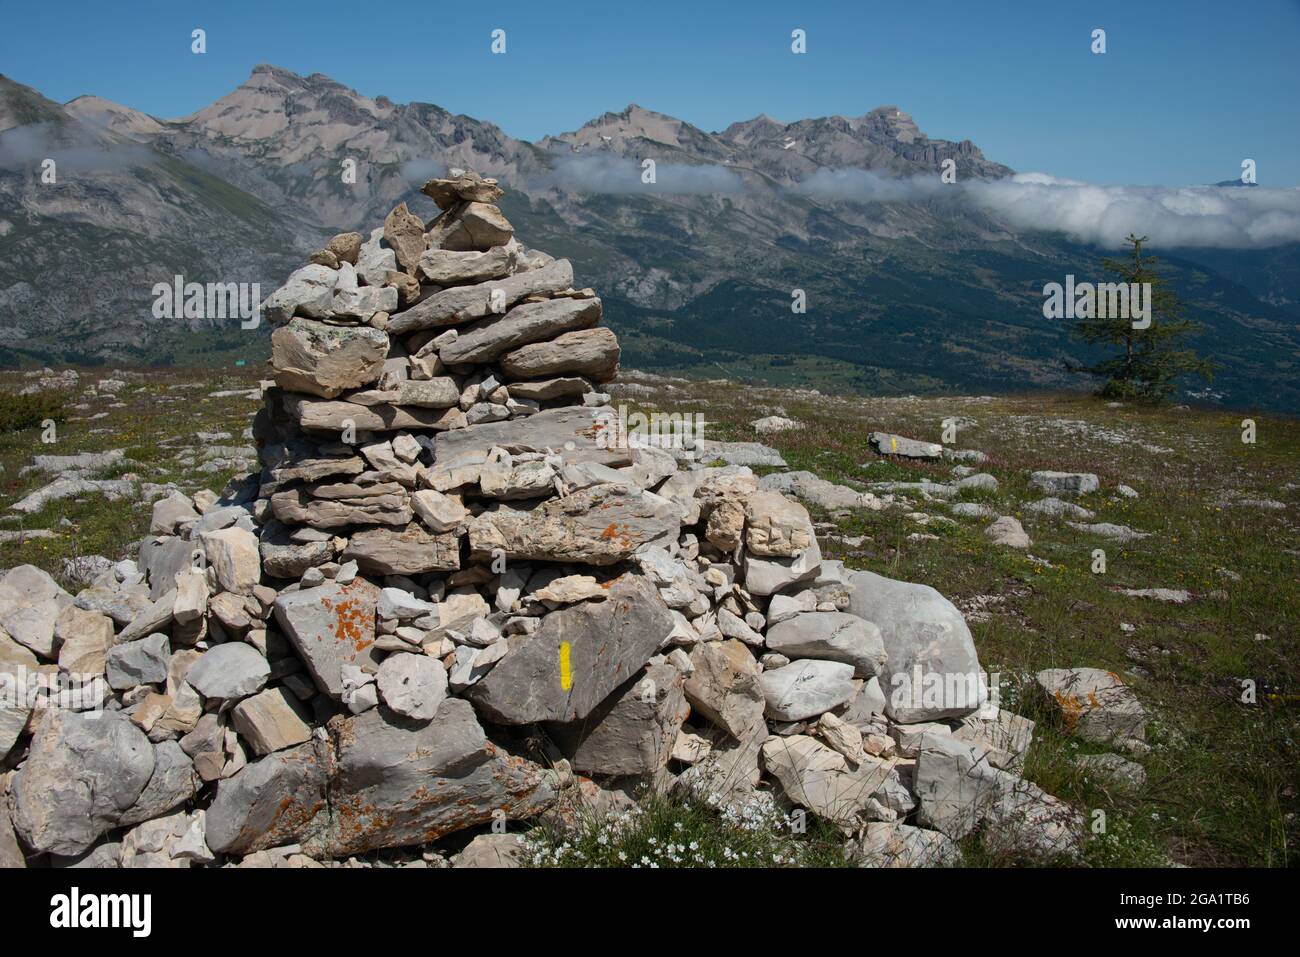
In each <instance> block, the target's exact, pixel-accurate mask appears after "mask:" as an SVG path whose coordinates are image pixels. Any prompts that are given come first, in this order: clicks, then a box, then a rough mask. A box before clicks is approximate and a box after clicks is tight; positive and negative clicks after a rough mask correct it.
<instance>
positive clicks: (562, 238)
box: [0, 66, 1300, 410]
mask: <svg viewBox="0 0 1300 957" xmlns="http://www.w3.org/2000/svg"><path fill="white" fill-rule="evenodd" d="M0 131H2V132H0V157H6V156H7V157H10V158H12V157H14V156H15V155H17V158H18V162H5V163H0V166H2V167H3V169H0V327H8V328H10V329H14V330H20V331H21V333H22V336H17V335H9V336H6V341H9V342H15V341H17V340H18V339H19V338H23V337H25V338H26V340H27V341H26V342H25V343H24V344H22V345H21V346H17V347H11V351H10V352H8V353H4V354H0V358H6V359H8V360H9V361H20V360H23V359H37V360H40V359H43V358H45V357H51V358H58V357H62V358H82V359H85V358H92V357H101V358H112V359H114V360H118V359H121V360H123V361H125V360H128V359H129V360H133V361H145V360H154V361H158V360H166V359H169V358H170V359H171V360H174V361H180V360H181V359H184V358H186V357H198V358H202V357H203V356H196V353H198V352H201V351H202V350H205V349H212V348H214V342H215V343H216V346H215V348H216V350H217V351H216V353H214V354H212V355H211V356H209V357H210V358H213V359H227V358H232V357H236V356H238V357H244V358H255V357H257V356H258V355H260V354H263V352H264V350H265V330H261V331H255V332H254V333H251V334H243V333H239V334H236V333H235V332H234V331H232V330H231V329H229V328H224V329H222V330H220V334H219V335H216V334H215V332H214V331H213V330H210V329H209V330H208V331H206V332H204V333H203V334H202V335H198V334H196V333H195V332H193V331H192V330H190V328H189V327H188V325H186V324H184V323H175V322H171V321H159V320H155V319H153V318H152V316H151V315H150V314H149V310H148V306H149V297H148V290H149V289H150V288H151V287H152V284H153V283H154V282H158V281H167V280H170V278H171V276H172V275H174V274H175V273H182V274H184V275H185V276H186V277H187V278H194V279H196V280H199V281H260V282H261V283H262V287H263V292H264V294H265V292H266V291H269V290H270V289H271V288H273V287H274V285H275V284H276V283H278V281H280V280H281V279H282V278H283V276H284V275H285V273H286V272H287V271H288V270H289V269H290V268H291V267H292V266H293V265H296V264H298V263H301V262H302V261H303V260H304V259H305V257H306V255H307V254H308V253H309V252H310V251H311V250H312V249H314V248H316V247H317V246H319V244H320V243H321V241H322V239H323V238H324V237H326V236H327V235H329V234H330V233H332V232H335V231H339V230H344V229H355V228H363V227H366V226H368V225H371V224H374V223H377V222H380V221H382V219H383V217H384V215H385V214H386V213H387V212H388V210H389V209H391V208H392V207H393V206H394V205H396V204H397V203H398V202H402V201H406V202H408V204H409V205H410V207H411V209H412V210H413V211H414V212H416V214H417V215H420V216H422V217H424V218H425V219H426V220H427V219H429V218H431V217H432V216H433V215H434V214H435V212H436V210H435V207H434V206H433V204H432V202H431V201H429V200H428V199H427V198H426V197H424V196H423V195H421V194H419V192H418V187H419V185H420V184H421V183H422V182H423V181H424V180H425V179H426V178H427V177H428V176H430V175H432V174H434V173H437V172H439V171H441V170H442V169H443V168H446V167H451V166H471V167H473V168H475V169H477V170H479V171H480V172H482V173H483V174H485V175H491V176H496V177H497V178H499V179H500V180H501V181H502V182H503V184H504V185H506V186H507V188H508V190H509V192H508V193H507V196H506V198H505V200H504V201H503V203H502V206H503V209H504V210H505V211H506V213H507V215H508V216H509V217H510V219H511V221H512V222H513V223H514V225H515V227H516V229H517V230H518V233H519V235H520V237H521V239H522V240H523V241H525V242H529V243H535V244H537V245H538V246H540V247H543V248H546V249H548V250H549V251H552V252H554V253H557V254H562V255H567V256H569V257H570V258H572V259H573V261H574V264H575V268H576V269H577V271H578V278H579V281H580V282H583V283H591V284H592V285H595V286H597V287H598V288H600V289H601V290H602V292H603V293H604V294H605V296H606V304H607V316H608V320H609V322H610V324H611V325H612V326H613V327H614V328H615V329H616V330H617V331H618V332H619V333H620V335H621V336H622V337H623V341H624V344H625V348H626V349H627V357H628V360H627V361H628V364H629V365H641V366H646V367H654V368H658V369H662V370H664V371H673V372H682V371H686V372H692V373H698V374H704V375H716V374H718V372H719V371H720V370H722V371H726V372H727V373H728V374H730V375H733V376H736V377H738V378H746V379H751V380H754V381H767V382H776V383H781V384H789V383H797V384H812V385H818V386H820V387H822V388H827V389H830V388H842V389H872V390H889V391H917V392H920V391H942V390H946V389H961V390H980V391H999V392H1005V391H1013V390H1017V389H1027V388H1039V387H1059V386H1079V385H1082V384H1083V382H1082V380H1080V379H1079V378H1077V377H1072V376H1071V375H1069V374H1068V373H1066V372H1065V370H1064V366H1063V363H1062V359H1063V358H1064V357H1065V356H1067V355H1071V356H1079V355H1080V354H1081V353H1082V352H1083V350H1082V349H1081V347H1080V346H1079V345H1078V344H1077V343H1073V342H1071V341H1070V340H1069V337H1068V330H1067V329H1066V328H1065V327H1064V325H1063V324H1061V323H1059V322H1052V321H1049V320H1045V319H1043V318H1042V313H1041V304H1042V292H1041V290H1042V287H1043V285H1044V284H1045V283H1048V282H1060V281H1062V280H1063V278H1064V277H1065V276H1066V275H1067V274H1070V273H1073V274H1076V275H1079V276H1080V277H1083V276H1088V275H1095V274H1096V272H1097V270H1098V260H1099V259H1100V257H1101V255H1102V252H1101V251H1100V250H1097V249H1095V248H1092V247H1089V246H1086V245H1081V244H1079V243H1075V242H1072V241H1069V240H1067V239H1066V238H1064V237H1062V236H1059V235H1054V234H1049V233H1043V232H1024V231H1021V230H1017V229H1014V228H1012V227H1011V226H1009V225H1008V224H1007V223H1005V222H1003V221H1001V220H999V219H998V218H997V217H996V216H994V215H992V214H990V213H986V212H981V211H979V210H978V209H975V208H974V207H972V206H970V205H967V204H963V203H958V202H954V201H952V200H950V199H949V198H948V197H947V196H946V195H942V194H933V195H931V194H926V193H924V192H921V193H919V194H912V193H907V192H906V191H903V192H900V193H899V195H898V196H897V198H896V199H892V200H890V201H876V202H869V203H862V202H851V201H847V200H845V199H843V198H841V196H840V194H839V193H838V192H837V191H836V190H834V189H820V190H813V189H809V188H808V186H809V184H811V183H816V182H818V181H819V180H818V178H819V177H823V176H824V175H825V174H827V173H831V172H834V171H844V170H849V171H853V170H860V171H865V172H867V173H872V174H878V175H879V176H882V177H892V176H902V177H917V176H920V177H925V178H928V177H931V176H937V173H938V170H939V169H940V168H941V165H942V163H943V161H944V160H947V159H952V160H953V161H954V162H955V163H956V166H957V170H958V176H959V178H960V179H962V180H963V181H964V180H969V179H990V180H995V179H999V178H1002V177H1005V176H1007V175H1009V174H1010V173H1011V170H1010V169H1009V168H1008V167H1006V166H1003V165H1001V164H998V163H995V162H992V161H990V160H988V159H987V158H985V157H984V156H983V154H982V153H981V152H980V150H979V149H978V148H976V147H975V146H974V145H973V144H972V143H970V142H969V141H962V142H957V143H954V142H950V141H945V140H932V139H930V138H928V137H927V136H925V134H924V133H923V132H922V131H921V130H920V129H919V128H918V127H917V125H916V123H915V122H914V121H913V120H912V118H911V117H909V116H907V114H905V113H903V112H902V111H900V110H898V109H897V108H895V107H892V106H886V107H880V108H878V109H875V110H872V111H870V112H868V113H866V114H863V115H862V116H859V117H842V116H832V117H823V118H818V119H806V120H800V121H797V122H794V123H781V122H779V121H776V120H773V119H771V118H770V117H765V116H760V117H756V118H754V119H752V120H747V121H744V122H740V123H734V124H732V125H731V126H729V127H728V128H727V129H725V130H723V131H721V132H715V133H710V132H707V131H705V130H702V129H699V128H698V127H695V126H693V125H691V124H690V123H687V122H685V121H682V120H679V119H676V118H674V117H670V116H666V115H664V114H660V113H656V112H654V111H651V110H647V109H644V108H642V107H639V106H636V105H632V106H629V107H627V108H626V109H624V110H622V111H621V112H616V113H615V112H611V113H605V114H603V115H601V116H599V117H597V118H596V119H593V120H592V121H591V122H589V123H587V124H585V125H584V126H583V127H581V128H580V129H578V130H574V131H572V132H568V133H560V134H557V135H555V136H551V137H547V138H545V139H543V140H541V141H539V142H538V143H537V144H530V143H526V142H523V141H520V140H516V139H514V138H512V137H510V136H508V135H507V134H505V133H504V132H503V131H501V130H500V129H499V128H497V127H496V126H494V125H492V124H490V123H485V122H481V121H478V120H475V119H473V118H471V117H466V116H457V115H453V114H451V113H448V112H447V111H445V110H443V109H441V108H439V107H437V106H433V105H431V104H424V103H411V104H396V103H393V102H392V101H390V100H388V99H386V98H384V97H376V98H370V97H365V96H361V95H360V94H358V93H356V92H355V91H352V90H349V89H347V88H345V87H343V86H342V85H340V84H338V83H336V82H335V81H333V80H331V79H330V78H328V77H325V76H322V75H319V74H313V75H311V76H307V77H301V76H298V75H297V74H294V73H292V72H290V71H287V70H283V69H280V68H277V67H273V66H259V67H258V68H256V69H255V70H254V71H253V73H252V74H251V75H250V77H249V78H248V80H247V81H245V82H244V83H243V84H241V85H240V86H239V87H238V88H236V89H235V90H234V91H232V92H231V93H230V94H228V95H227V96H224V97H222V98H221V99H220V100H218V101H216V102H215V103H213V104H211V105H210V106H208V107H205V108H204V109H202V110H200V111H198V112H197V113H194V114H193V115H191V116H188V117H183V118H179V119H171V120H162V119H157V118H154V117H149V116H146V115H145V114H143V113H140V112H138V111H135V110H131V109H130V108H128V107H123V106H119V105H117V104H113V103H110V102H108V101H105V100H101V99H99V98H97V97H93V96H85V97H80V98H78V99H77V100H74V101H72V102H71V103H69V104H68V105H67V106H66V107H63V106H60V105H59V104H56V103H52V102H50V101H48V100H46V99H45V98H43V97H41V96H40V95H39V94H37V93H36V92H35V91H32V90H28V89H27V88H25V87H20V86H18V85H17V84H13V83H12V82H10V81H3V82H2V83H0ZM56 134H57V135H59V136H62V137H64V140H62V141H60V142H61V143H62V144H63V145H62V149H63V150H64V153H65V154H66V156H67V162H69V163H71V164H72V167H71V168H72V169H73V170H75V171H76V175H75V176H72V175H70V176H67V177H63V178H61V182H60V185H59V187H58V188H57V189H53V190H52V189H49V188H45V187H43V186H42V184H40V183H39V177H38V172H37V171H38V163H39V156H40V155H44V154H43V153H41V152H40V150H39V149H35V150H34V148H33V146H32V143H31V142H29V141H33V140H34V141H35V142H36V143H40V142H41V141H42V140H43V139H46V138H49V137H51V136H54V135H56ZM6 144H8V145H6ZM42 148H43V147H42ZM24 150H25V152H24ZM87 156H89V157H90V159H92V160H93V162H89V163H88V162H87ZM646 158H653V159H655V160H656V162H657V164H659V173H660V176H659V181H658V183H657V184H655V185H645V184H643V183H642V182H641V165H640V164H641V161H642V160H643V159H646ZM347 161H353V162H355V171H356V177H355V182H345V177H344V176H343V175H342V174H343V171H344V169H345V165H344V164H345V162H347ZM83 166H84V167H87V168H86V169H84V170H82V169H80V168H79V167H83ZM885 182H893V181H892V180H885ZM891 195H892V194H891ZM927 196H928V198H927ZM6 224H7V225H6ZM1159 252H1160V254H1161V255H1162V258H1164V259H1165V261H1166V265H1167V266H1168V267H1169V268H1170V269H1171V270H1172V271H1173V278H1174V280H1175V282H1176V283H1177V284H1178V287H1177V288H1178V289H1179V290H1180V292H1181V293H1182V294H1183V295H1184V298H1186V299H1188V300H1189V305H1190V308H1189V313H1190V314H1191V315H1192V317H1193V318H1196V319H1199V320H1200V321H1202V322H1204V323H1205V325H1206V328H1205V330H1204V332H1203V334H1202V335H1201V337H1200V339H1199V340H1198V342H1197V345H1198V347H1199V348H1200V349H1201V350H1202V351H1204V352H1206V353H1208V354H1210V355H1212V356H1214V357H1215V358H1216V359H1217V360H1218V361H1220V362H1221V364H1222V371H1221V374H1220V376H1219V379H1218V380H1217V381H1216V383H1215V386H1214V389H1215V391H1216V392H1218V393H1221V394H1222V395H1223V397H1224V401H1227V402H1231V403H1234V404H1238V405H1248V404H1250V403H1252V402H1255V401H1259V402H1262V403H1264V404H1266V405H1268V406H1271V407H1274V408H1281V409H1290V410H1296V409H1300V383H1297V381H1296V377H1295V376H1294V374H1293V371H1292V370H1293V366H1294V363H1295V362H1296V361H1297V359H1300V333H1298V332H1297V329H1298V328H1300V307H1298V306H1297V298H1300V297H1298V296H1297V294H1296V287H1295V285H1294V280H1293V279H1292V277H1293V276H1294V275H1296V274H1298V273H1297V270H1295V269H1294V268H1290V267H1293V266H1294V265H1295V264H1296V263H1298V262H1300V254H1298V253H1297V251H1296V249H1294V248H1293V247H1282V248H1280V249H1276V250H1270V251H1267V253H1264V254H1254V253H1238V252H1222V253H1202V252H1201V251H1197V252H1194V253H1191V252H1188V251H1178V250H1159ZM87 288H89V290H90V294H89V295H88V296H87V294H86V289H87ZM795 289H802V290H804V291H805V293H806V295H807V300H808V311H807V313H806V314H794V313H792V312H791V309H790V303H791V296H792V291H793V290H795ZM51 320H53V321H51ZM178 327H179V328H178ZM259 350H260V351H259Z"/></svg>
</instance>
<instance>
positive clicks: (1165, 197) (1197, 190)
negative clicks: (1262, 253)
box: [963, 173, 1300, 248]
mask: <svg viewBox="0 0 1300 957" xmlns="http://www.w3.org/2000/svg"><path fill="white" fill-rule="evenodd" d="M963 195H964V197H965V199H966V201H968V202H970V203H972V204H973V205H975V206H978V207H980V208H981V209H984V210H987V211H988V212H990V213H993V214H994V215H996V216H998V217H999V218H1001V219H1003V220H1005V221H1006V222H1007V223H1009V224H1010V225H1012V226H1015V227H1016V228H1018V229H1049V230H1050V229H1058V230H1061V231H1062V232H1065V233H1066V234H1068V235H1069V236H1071V237H1073V238H1075V239H1078V240H1082V241H1084V242H1091V243H1096V244H1098V245H1101V246H1118V245H1120V244H1121V243H1122V241H1123V238H1124V237H1125V236H1127V235H1128V234H1129V233H1137V234H1139V235H1146V236H1150V237H1151V240H1152V242H1154V243H1158V244H1160V245H1161V246H1167V247H1178V246H1182V247H1207V246H1221V247H1230V248H1258V247H1264V246H1276V245H1281V244H1282V243H1294V242H1300V189H1269V188H1267V187H1263V186H1254V187H1244V186H1179V187H1172V186H1094V185H1090V184H1087V183H1078V182H1074V181H1066V180H1057V179H1054V178H1053V177H1050V176H1046V175H1044V174H1041V173H1027V174H1022V175H1016V176H1013V177H1011V178H1010V179H1005V180H996V181H978V182H969V183H965V184H963Z"/></svg>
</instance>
